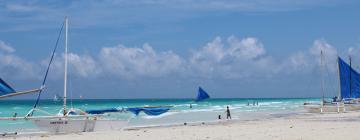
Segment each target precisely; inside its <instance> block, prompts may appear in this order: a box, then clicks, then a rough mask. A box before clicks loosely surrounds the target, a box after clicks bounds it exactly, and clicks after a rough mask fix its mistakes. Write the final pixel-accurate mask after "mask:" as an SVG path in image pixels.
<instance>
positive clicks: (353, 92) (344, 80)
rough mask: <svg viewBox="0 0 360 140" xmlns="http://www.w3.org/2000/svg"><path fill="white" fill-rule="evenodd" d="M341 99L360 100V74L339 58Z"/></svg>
mask: <svg viewBox="0 0 360 140" xmlns="http://www.w3.org/2000/svg"><path fill="white" fill-rule="evenodd" d="M338 65H339V78H340V88H341V91H340V92H341V98H342V99H344V98H360V74H359V73H358V72H357V71H355V70H354V69H353V68H351V67H350V65H348V64H347V63H346V62H345V61H344V60H342V59H341V58H340V57H338Z"/></svg>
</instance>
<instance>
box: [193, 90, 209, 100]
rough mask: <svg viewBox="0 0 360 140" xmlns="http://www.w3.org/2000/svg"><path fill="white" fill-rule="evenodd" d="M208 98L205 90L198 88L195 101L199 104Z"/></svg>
mask: <svg viewBox="0 0 360 140" xmlns="http://www.w3.org/2000/svg"><path fill="white" fill-rule="evenodd" d="M208 98H210V96H209V94H207V93H206V91H205V90H203V89H202V88H201V87H199V91H198V95H197V98H196V100H195V101H197V102H199V101H202V100H205V99H208Z"/></svg>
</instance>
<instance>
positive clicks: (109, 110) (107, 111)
mask: <svg viewBox="0 0 360 140" xmlns="http://www.w3.org/2000/svg"><path fill="white" fill-rule="evenodd" d="M120 111H121V110H119V109H116V108H108V109H93V110H86V111H85V112H86V113H88V114H104V113H109V112H120Z"/></svg>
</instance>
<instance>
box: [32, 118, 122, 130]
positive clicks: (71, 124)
mask: <svg viewBox="0 0 360 140" xmlns="http://www.w3.org/2000/svg"><path fill="white" fill-rule="evenodd" d="M32 121H33V123H34V124H35V125H36V126H37V127H38V128H39V129H40V130H42V131H46V132H49V133H77V132H92V131H108V130H121V129H123V128H124V127H125V126H127V124H128V121H125V120H95V119H63V118H62V119H32Z"/></svg>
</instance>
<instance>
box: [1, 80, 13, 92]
mask: <svg viewBox="0 0 360 140" xmlns="http://www.w3.org/2000/svg"><path fill="white" fill-rule="evenodd" d="M9 93H15V90H14V89H13V88H11V87H10V86H9V85H8V84H6V82H5V81H4V80H2V79H1V78H0V96H1V95H6V94H9Z"/></svg>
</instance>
